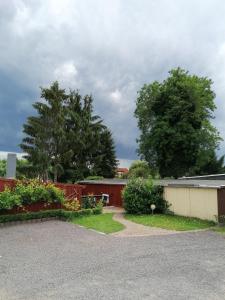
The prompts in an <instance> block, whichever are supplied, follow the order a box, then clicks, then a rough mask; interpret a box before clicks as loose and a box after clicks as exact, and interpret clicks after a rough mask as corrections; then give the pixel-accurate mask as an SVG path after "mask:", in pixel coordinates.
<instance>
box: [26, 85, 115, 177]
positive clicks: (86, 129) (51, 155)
mask: <svg viewBox="0 0 225 300" xmlns="http://www.w3.org/2000/svg"><path fill="white" fill-rule="evenodd" d="M41 98H42V99H43V101H41V102H36V103H35V104H34V105H33V106H34V108H35V110H36V112H37V114H36V116H32V117H29V118H28V120H27V123H26V124H24V133H25V134H26V136H25V137H24V139H23V141H22V144H21V148H22V150H23V151H24V152H26V153H27V159H28V161H29V162H30V164H31V166H32V167H33V172H36V174H37V176H39V177H41V178H43V179H48V178H49V176H50V177H53V179H54V181H57V180H60V181H70V182H74V181H77V180H81V179H83V178H85V177H87V176H89V175H93V174H94V175H102V176H105V177H113V176H114V174H115V168H116V158H115V147H114V142H113V139H112V135H111V133H110V131H109V130H108V129H107V128H106V126H104V125H103V121H102V119H101V118H100V117H99V116H98V115H95V114H94V113H93V99H92V96H89V95H86V96H84V97H82V96H81V95H80V94H79V92H78V91H70V93H69V94H66V92H65V90H63V89H60V88H59V85H58V82H54V83H53V84H52V85H51V87H50V88H45V89H44V88H42V89H41Z"/></svg>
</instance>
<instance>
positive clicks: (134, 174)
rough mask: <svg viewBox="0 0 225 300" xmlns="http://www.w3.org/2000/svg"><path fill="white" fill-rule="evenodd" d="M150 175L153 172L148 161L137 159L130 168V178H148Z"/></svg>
mask: <svg viewBox="0 0 225 300" xmlns="http://www.w3.org/2000/svg"><path fill="white" fill-rule="evenodd" d="M150 175H153V174H152V172H151V169H150V167H149V165H148V163H147V162H146V161H143V160H136V161H134V162H133V163H132V164H131V166H130V168H129V173H128V178H138V177H141V178H148V177H149V176H150Z"/></svg>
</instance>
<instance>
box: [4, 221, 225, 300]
mask: <svg viewBox="0 0 225 300" xmlns="http://www.w3.org/2000/svg"><path fill="white" fill-rule="evenodd" d="M224 295H225V238H224V236H222V235H219V234H217V233H214V232H207V231H204V232H195V233H183V234H173V235H161V236H144V237H127V238H119V237H114V236H108V235H101V234H98V233H96V232H94V231H91V230H87V229H84V228H80V227H78V226H76V225H73V224H70V223H66V222H61V221H49V222H43V223H37V224H22V225H17V226H10V227H5V228H1V229H0V299H1V300H8V299H10V300H11V299H12V300H13V299H21V300H28V299H29V300H36V299H38V300H39V299H40V300H43V299H54V300H59V299H60V300H61V299H63V300H66V299H85V300H86V299H93V300H95V299H107V300H110V299H121V300H124V299H140V300H142V299H173V300H174V299H179V300H180V299H198V300H201V299H202V300H203V299H204V300H206V299H212V300H216V299H223V300H224V299H225V296H224Z"/></svg>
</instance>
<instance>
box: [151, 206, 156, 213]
mask: <svg viewBox="0 0 225 300" xmlns="http://www.w3.org/2000/svg"><path fill="white" fill-rule="evenodd" d="M155 208H156V206H155V204H151V210H152V214H153V212H154V210H155Z"/></svg>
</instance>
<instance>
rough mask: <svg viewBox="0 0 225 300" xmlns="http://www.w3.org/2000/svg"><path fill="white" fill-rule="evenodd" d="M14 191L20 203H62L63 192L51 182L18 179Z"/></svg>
mask: <svg viewBox="0 0 225 300" xmlns="http://www.w3.org/2000/svg"><path fill="white" fill-rule="evenodd" d="M14 193H15V194H17V195H19V196H20V197H21V199H22V204H23V205H26V204H32V203H35V202H39V201H44V202H47V203H53V202H56V203H62V201H63V200H64V193H63V191H62V190H60V189H58V188H57V187H55V186H54V185H53V184H51V183H47V184H46V183H42V182H40V181H38V180H30V181H18V182H17V184H16V187H15V189H14Z"/></svg>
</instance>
